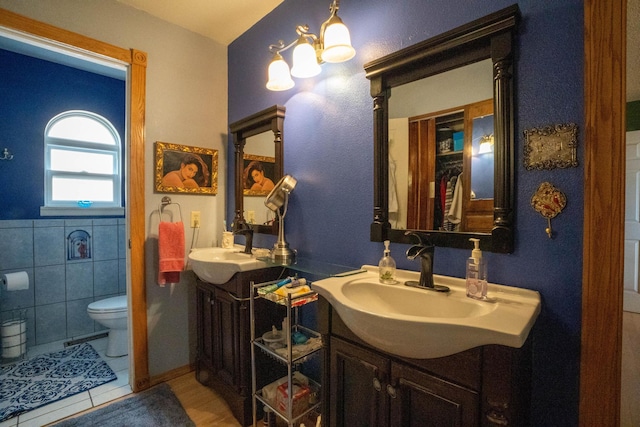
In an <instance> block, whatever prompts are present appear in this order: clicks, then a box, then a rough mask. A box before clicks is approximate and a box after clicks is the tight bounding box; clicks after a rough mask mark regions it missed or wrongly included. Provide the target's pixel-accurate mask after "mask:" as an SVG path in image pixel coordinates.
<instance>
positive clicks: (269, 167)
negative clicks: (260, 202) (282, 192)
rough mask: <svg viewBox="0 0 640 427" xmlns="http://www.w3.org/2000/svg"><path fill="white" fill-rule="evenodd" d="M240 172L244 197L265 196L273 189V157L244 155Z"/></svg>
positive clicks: (274, 160)
mask: <svg viewBox="0 0 640 427" xmlns="http://www.w3.org/2000/svg"><path fill="white" fill-rule="evenodd" d="M243 160H244V169H243V172H242V178H243V180H242V182H243V194H244V195H245V196H267V195H269V192H270V191H271V190H272V189H273V187H274V185H275V184H274V182H273V181H274V178H275V164H276V159H275V158H274V157H267V156H256V155H254V154H246V153H245V154H244V156H243Z"/></svg>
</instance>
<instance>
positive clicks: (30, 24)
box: [0, 9, 149, 392]
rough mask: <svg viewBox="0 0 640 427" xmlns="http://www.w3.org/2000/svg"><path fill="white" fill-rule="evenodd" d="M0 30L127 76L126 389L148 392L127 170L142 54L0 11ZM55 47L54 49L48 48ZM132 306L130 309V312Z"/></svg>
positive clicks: (140, 252) (135, 156)
mask: <svg viewBox="0 0 640 427" xmlns="http://www.w3.org/2000/svg"><path fill="white" fill-rule="evenodd" d="M0 27H1V28H2V29H3V30H4V31H6V33H7V34H11V35H12V37H15V38H18V39H20V38H24V39H29V40H32V41H34V42H36V41H37V42H38V43H41V44H42V45H45V46H51V47H52V50H57V51H58V52H60V50H63V51H65V52H68V53H73V56H75V57H78V58H82V59H84V60H86V61H89V62H94V63H103V64H104V63H110V64H112V65H115V64H119V65H120V67H124V68H125V69H126V73H127V78H126V82H127V106H126V110H127V114H126V120H127V124H128V126H127V131H126V134H127V135H126V138H125V139H126V140H128V141H127V143H128V146H127V148H128V150H127V151H128V154H127V162H126V163H127V165H126V167H125V168H126V170H127V172H126V177H127V183H126V190H125V191H126V194H127V196H126V201H127V212H126V218H127V219H128V220H127V227H126V229H127V230H126V238H127V241H128V243H129V244H128V247H129V251H128V253H127V261H126V263H127V273H128V274H127V295H128V300H129V326H130V327H129V338H130V349H131V356H132V357H131V358H130V359H131V363H130V374H129V378H130V384H131V387H132V389H133V391H134V392H138V391H141V390H144V389H145V388H148V387H149V367H148V357H147V351H148V350H147V307H146V293H145V283H146V282H145V272H144V242H145V211H144V176H143V174H132V173H130V169H131V167H130V165H131V164H134V163H135V165H136V168H138V167H139V166H140V165H141V164H143V162H144V120H145V98H146V92H145V91H146V88H145V82H146V64H147V57H146V53H144V52H142V51H138V50H135V49H123V48H119V47H116V46H113V45H110V44H107V43H103V42H100V41H97V40H94V39H91V38H88V37H85V36H82V35H80V34H76V33H73V32H71V31H67V30H63V29H61V28H57V27H54V26H52V25H49V24H45V23H42V22H38V21H35V20H32V19H30V18H26V17H24V16H21V15H18V14H16V13H13V12H11V11H8V10H4V9H0ZM54 46H55V49H53V47H54ZM132 307H135V308H136V309H135V310H132Z"/></svg>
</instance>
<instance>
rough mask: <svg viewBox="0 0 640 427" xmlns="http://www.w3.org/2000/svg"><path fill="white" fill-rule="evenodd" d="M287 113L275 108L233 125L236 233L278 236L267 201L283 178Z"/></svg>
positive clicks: (234, 224)
mask: <svg viewBox="0 0 640 427" xmlns="http://www.w3.org/2000/svg"><path fill="white" fill-rule="evenodd" d="M285 111H286V109H285V107H283V106H280V105H274V106H272V107H269V108H267V109H265V110H262V111H259V112H257V113H255V114H252V115H251V116H248V117H245V118H244V119H242V120H238V121H237V122H234V123H231V125H229V129H230V131H231V134H232V135H233V145H234V151H235V208H236V209H235V217H234V219H233V229H234V230H238V229H241V228H247V227H249V228H251V229H252V230H253V231H254V232H256V233H264V234H278V224H277V222H276V221H275V220H274V217H273V213H272V212H271V211H270V210H269V209H268V208H267V207H266V206H265V205H264V199H265V197H266V196H267V195H268V194H269V192H270V191H271V189H272V188H273V183H274V182H278V180H280V178H282V175H283V162H282V155H283V150H284V148H283V146H284V135H283V128H284V116H285Z"/></svg>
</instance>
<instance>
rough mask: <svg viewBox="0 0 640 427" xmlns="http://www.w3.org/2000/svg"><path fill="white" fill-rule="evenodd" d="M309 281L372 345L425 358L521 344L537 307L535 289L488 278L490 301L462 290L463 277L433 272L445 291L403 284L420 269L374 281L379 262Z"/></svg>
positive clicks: (536, 311)
mask: <svg viewBox="0 0 640 427" xmlns="http://www.w3.org/2000/svg"><path fill="white" fill-rule="evenodd" d="M362 268H363V269H364V270H365V273H360V274H356V275H352V276H346V277H331V278H329V279H324V280H319V281H316V282H313V284H312V287H313V289H314V290H316V291H317V292H318V293H319V294H320V295H322V296H323V297H325V298H326V299H327V300H328V301H329V303H330V304H331V305H332V306H333V308H334V309H335V310H336V311H337V312H338V314H339V315H340V317H341V318H342V320H343V321H344V323H345V324H346V325H347V327H349V329H351V331H352V332H353V333H354V334H356V335H357V336H358V337H359V338H360V339H362V340H363V341H365V342H366V343H368V344H370V345H372V346H373V347H375V348H378V349H380V350H383V351H386V352H388V353H391V354H395V355H398V356H403V357H411V358H417V359H429V358H435V357H443V356H449V355H451V354H455V353H459V352H461V351H464V350H468V349H470V348H473V347H477V346H481V345H487V344H500V345H506V346H509V347H515V348H519V347H522V345H523V344H524V342H525V340H526V339H527V336H528V334H529V331H530V330H531V327H532V326H533V324H534V322H535V320H536V318H537V316H538V314H539V313H540V295H539V294H538V293H537V292H535V291H530V290H526V289H519V288H514V287H510V286H502V285H495V284H489V292H488V297H489V298H490V300H489V301H478V300H474V299H471V298H468V297H467V296H466V289H465V281H464V279H459V278H454V277H446V276H438V275H434V282H435V283H436V284H439V285H445V286H448V287H449V288H450V289H451V291H450V292H448V293H441V292H433V291H428V290H424V289H417V288H412V287H409V286H405V285H404V282H405V281H407V280H418V278H419V276H420V273H418V272H413V271H401V270H399V271H398V272H397V277H396V278H397V279H398V281H399V283H398V284H396V285H383V284H381V283H380V282H379V281H378V268H377V267H374V266H363V267H362Z"/></svg>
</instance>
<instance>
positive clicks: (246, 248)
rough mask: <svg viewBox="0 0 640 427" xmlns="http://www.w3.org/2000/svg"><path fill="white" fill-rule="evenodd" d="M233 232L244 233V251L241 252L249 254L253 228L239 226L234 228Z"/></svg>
mask: <svg viewBox="0 0 640 427" xmlns="http://www.w3.org/2000/svg"><path fill="white" fill-rule="evenodd" d="M233 234H235V235H237V234H242V235H244V251H242V253H243V254H251V253H252V252H251V249H253V230H252V229H251V228H248V227H247V228H240V229H238V230H234V231H233Z"/></svg>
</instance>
